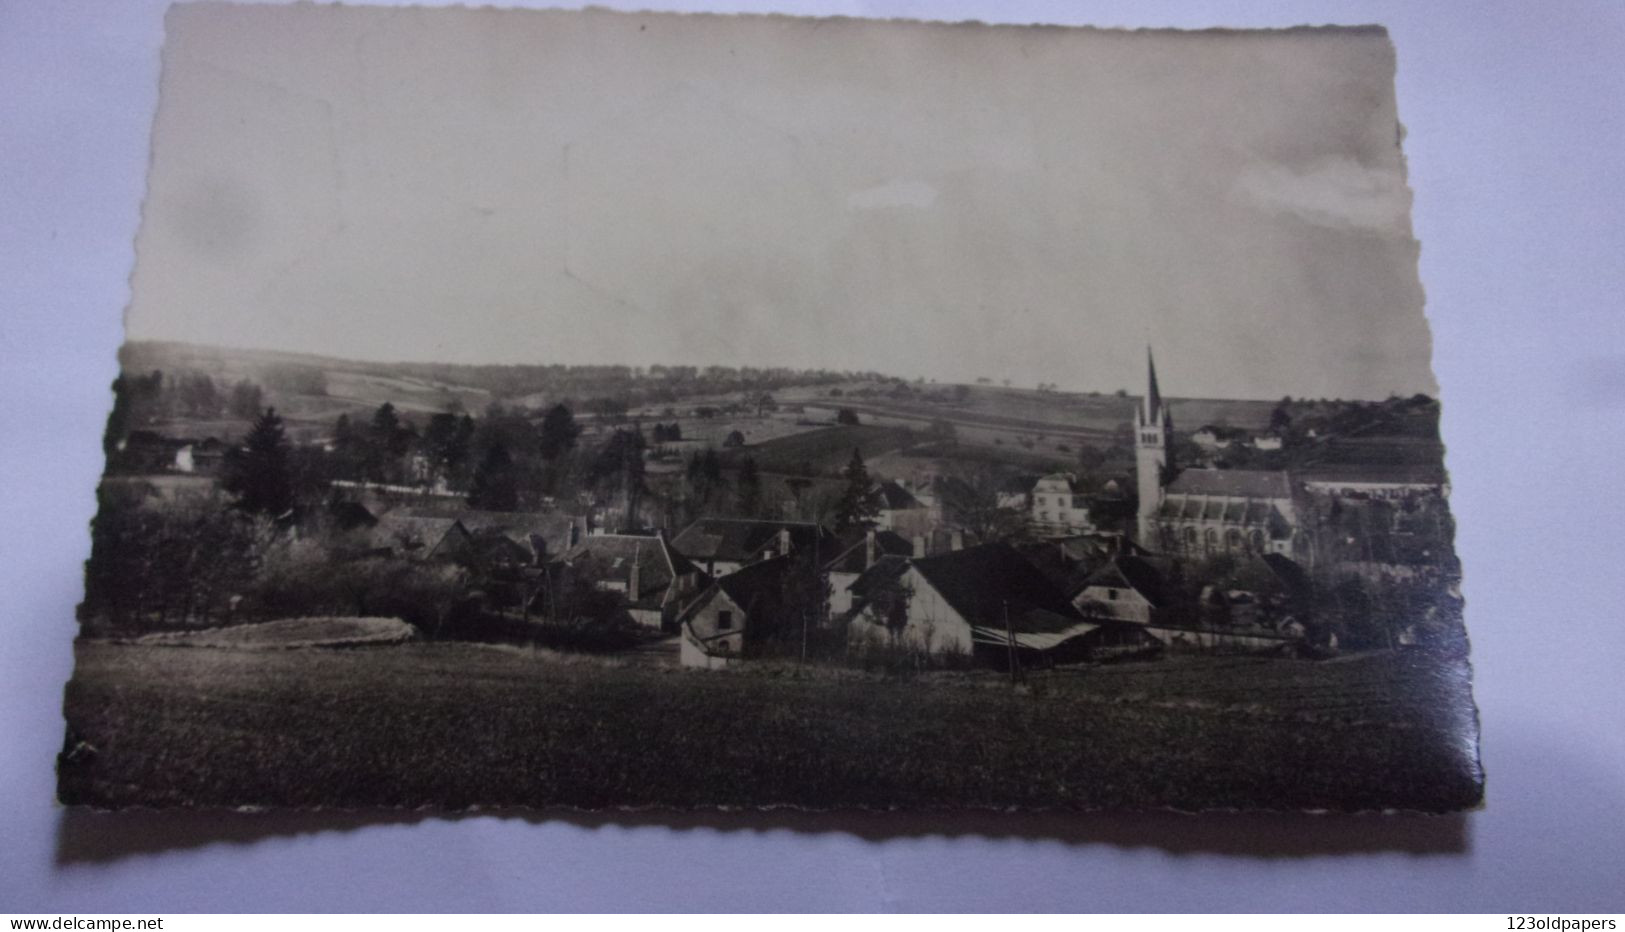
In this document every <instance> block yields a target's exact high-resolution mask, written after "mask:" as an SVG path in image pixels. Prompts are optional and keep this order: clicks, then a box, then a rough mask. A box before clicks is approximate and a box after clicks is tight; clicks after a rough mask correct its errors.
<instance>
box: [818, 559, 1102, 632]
mask: <svg viewBox="0 0 1625 932" xmlns="http://www.w3.org/2000/svg"><path fill="white" fill-rule="evenodd" d="M849 588H850V591H851V594H852V605H853V608H852V610H851V612H850V613H849V622H848V629H847V637H848V640H849V642H852V643H854V644H856V645H864V644H878V645H888V646H898V647H904V648H907V649H909V650H913V651H918V652H920V653H924V654H929V655H933V656H941V655H960V656H969V655H971V654H973V653H975V652H976V651H977V650H978V649H979V648H980V649H982V650H984V651H985V650H988V649H993V650H995V651H1005V650H1008V647H1009V644H1010V635H1011V634H1013V635H1014V637H1015V644H1016V646H1017V647H1018V648H1021V649H1023V650H1030V651H1045V650H1050V649H1052V648H1055V647H1057V646H1059V645H1060V644H1062V643H1064V642H1065V641H1068V640H1070V639H1071V638H1074V637H1079V636H1081V635H1084V634H1086V633H1088V632H1089V631H1091V630H1093V629H1094V628H1095V627H1097V625H1095V624H1092V623H1090V622H1087V621H1085V620H1084V619H1083V618H1082V617H1080V616H1079V615H1078V614H1077V613H1076V611H1074V610H1073V608H1072V606H1071V605H1069V604H1067V601H1066V598H1065V596H1064V595H1063V594H1062V592H1061V591H1060V590H1059V589H1058V588H1056V587H1055V585H1054V584H1053V583H1052V582H1051V581H1050V580H1049V579H1048V578H1046V577H1045V576H1044V574H1043V573H1041V572H1039V571H1038V568H1037V567H1035V566H1033V565H1032V564H1031V563H1029V562H1028V561H1027V560H1026V559H1024V558H1023V557H1022V556H1021V554H1020V553H1018V552H1017V551H1016V550H1015V549H1014V548H1012V547H1010V546H1009V545H1007V544H1000V543H994V544H983V545H980V546H976V547H970V548H967V549H964V550H957V551H952V552H949V553H944V554H941V555H938V556H934V557H920V558H911V557H898V556H886V557H881V558H880V559H878V560H877V561H876V562H875V564H874V566H872V567H871V568H870V569H869V570H868V571H867V572H865V573H864V574H863V575H862V576H860V577H858V579H857V580H856V581H855V582H854V583H852V585H851V586H850V587H849ZM997 656H1000V657H1002V656H1003V655H1002V654H997Z"/></svg>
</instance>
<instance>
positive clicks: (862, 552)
mask: <svg viewBox="0 0 1625 932" xmlns="http://www.w3.org/2000/svg"><path fill="white" fill-rule="evenodd" d="M913 554H914V545H913V544H912V543H910V542H909V541H908V540H906V539H904V538H903V536H902V535H901V534H896V533H894V532H892V531H875V557H876V558H877V559H878V558H879V557H882V556H902V557H907V556H912V555H913ZM868 559H869V535H868V534H859V535H857V538H856V539H855V540H853V541H852V543H851V544H850V545H848V546H847V548H846V549H845V550H843V551H841V552H840V553H839V554H838V555H836V557H835V559H833V560H831V561H829V562H828V563H826V564H824V569H825V570H827V571H829V572H834V573H861V572H863V571H864V569H865V563H866V562H867V561H868Z"/></svg>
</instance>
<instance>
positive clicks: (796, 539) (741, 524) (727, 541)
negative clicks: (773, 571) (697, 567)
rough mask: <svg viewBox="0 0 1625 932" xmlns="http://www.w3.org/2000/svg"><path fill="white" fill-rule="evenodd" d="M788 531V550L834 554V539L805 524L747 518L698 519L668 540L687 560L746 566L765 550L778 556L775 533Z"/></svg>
mask: <svg viewBox="0 0 1625 932" xmlns="http://www.w3.org/2000/svg"><path fill="white" fill-rule="evenodd" d="M781 530H787V531H789V532H790V548H791V549H792V550H800V549H802V548H804V547H812V546H814V545H816V546H818V547H820V548H827V549H826V550H825V551H824V552H827V553H834V552H835V548H836V546H837V545H836V541H835V536H834V535H833V534H831V533H830V532H829V531H828V530H826V529H824V528H823V527H822V526H820V525H817V524H812V523H810V522H806V521H758V520H753V519H749V518H701V519H699V520H698V521H695V522H694V523H693V524H690V525H689V526H688V527H686V528H684V529H683V531H682V533H681V534H678V535H677V536H676V537H674V538H672V541H671V547H672V549H673V550H676V551H677V552H678V553H681V554H682V555H684V556H686V557H688V558H689V559H691V560H698V561H705V560H726V561H728V562H730V563H748V562H751V561H753V560H756V559H758V558H759V557H761V556H762V555H763V554H764V553H767V552H769V551H771V552H773V553H778V538H779V531H781Z"/></svg>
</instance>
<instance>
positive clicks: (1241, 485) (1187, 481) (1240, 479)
mask: <svg viewBox="0 0 1625 932" xmlns="http://www.w3.org/2000/svg"><path fill="white" fill-rule="evenodd" d="M1168 494H1169V495H1180V494H1184V495H1228V496H1232V497H1235V498H1291V497H1292V483H1291V482H1290V481H1289V480H1288V479H1287V474H1286V473H1284V472H1277V471H1269V470H1257V469H1187V470H1185V471H1184V472H1182V473H1180V474H1179V477H1178V478H1176V479H1175V480H1174V481H1173V482H1171V483H1169V485H1168Z"/></svg>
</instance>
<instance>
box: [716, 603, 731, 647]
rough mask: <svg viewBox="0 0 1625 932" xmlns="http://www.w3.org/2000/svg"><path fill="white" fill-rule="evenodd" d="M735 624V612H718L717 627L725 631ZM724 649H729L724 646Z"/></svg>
mask: <svg viewBox="0 0 1625 932" xmlns="http://www.w3.org/2000/svg"><path fill="white" fill-rule="evenodd" d="M733 626H734V613H733V612H717V627H718V628H719V629H721V630H723V631H727V630H728V629H730V628H732V627H733ZM723 643H724V644H726V643H727V642H726V641H724V642H723ZM723 650H727V648H726V647H724V648H723Z"/></svg>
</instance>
